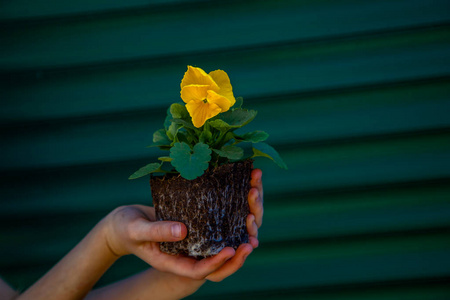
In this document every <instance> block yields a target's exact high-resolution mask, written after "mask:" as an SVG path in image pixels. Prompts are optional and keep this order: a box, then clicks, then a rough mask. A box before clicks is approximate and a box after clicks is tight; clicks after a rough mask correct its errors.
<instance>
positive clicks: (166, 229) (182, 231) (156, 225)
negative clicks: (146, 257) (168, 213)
mask: <svg viewBox="0 0 450 300" xmlns="http://www.w3.org/2000/svg"><path fill="white" fill-rule="evenodd" d="M133 227H134V228H132V230H134V231H135V232H134V233H132V235H134V238H135V239H136V240H137V241H140V242H176V241H180V240H182V239H184V238H185V237H186V235H187V228H186V226H185V225H184V224H183V223H180V222H172V221H158V222H150V221H148V220H144V219H141V220H139V221H138V222H136V224H135V226H133Z"/></svg>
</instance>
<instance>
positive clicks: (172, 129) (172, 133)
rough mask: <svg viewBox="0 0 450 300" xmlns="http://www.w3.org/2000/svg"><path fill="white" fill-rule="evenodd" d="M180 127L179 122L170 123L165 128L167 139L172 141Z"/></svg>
mask: <svg viewBox="0 0 450 300" xmlns="http://www.w3.org/2000/svg"><path fill="white" fill-rule="evenodd" d="M180 127H181V125H180V124H176V123H172V124H170V126H169V130H167V132H166V133H167V136H168V137H169V139H171V140H172V141H173V140H175V138H176V137H177V133H178V130H179V129H180Z"/></svg>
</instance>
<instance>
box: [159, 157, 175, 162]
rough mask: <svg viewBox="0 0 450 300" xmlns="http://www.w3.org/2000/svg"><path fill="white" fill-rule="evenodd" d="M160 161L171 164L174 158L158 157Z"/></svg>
mask: <svg viewBox="0 0 450 300" xmlns="http://www.w3.org/2000/svg"><path fill="white" fill-rule="evenodd" d="M158 160H160V161H164V162H170V161H172V158H170V157H169V156H162V157H158Z"/></svg>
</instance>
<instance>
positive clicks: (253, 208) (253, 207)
mask: <svg viewBox="0 0 450 300" xmlns="http://www.w3.org/2000/svg"><path fill="white" fill-rule="evenodd" d="M248 205H249V208H250V213H251V214H253V215H254V216H255V222H256V225H257V226H258V228H259V227H261V225H262V221H263V214H264V206H263V202H262V199H261V197H260V195H259V192H258V189H256V188H251V189H250V192H249V193H248Z"/></svg>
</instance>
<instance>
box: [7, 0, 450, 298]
mask: <svg viewBox="0 0 450 300" xmlns="http://www.w3.org/2000/svg"><path fill="white" fill-rule="evenodd" d="M449 9H450V5H449V4H448V1H415V0H412V1H400V0H391V1H350V0H349V1H325V0H324V1H223V2H216V1H182V0H180V1H170V2H167V1H138V0H135V1H113V2H111V1H102V0H92V1H73V3H70V2H60V1H26V0H20V1H9V2H6V1H3V2H2V3H0V45H1V46H0V79H1V80H0V95H1V96H0V97H1V107H2V108H1V110H0V138H1V140H2V147H1V150H0V154H1V155H0V175H1V181H0V190H1V197H0V199H1V200H0V201H1V202H0V207H1V209H0V224H1V226H0V274H1V275H2V276H3V277H5V278H6V279H7V280H9V281H10V282H11V283H13V284H14V285H15V286H17V287H19V288H22V289H23V288H26V287H27V286H28V285H30V284H31V283H32V282H33V281H34V280H35V279H36V278H38V277H39V276H41V275H42V274H43V273H44V272H45V271H46V270H48V269H49V268H50V267H51V266H52V264H54V263H55V262H56V261H57V260H59V259H60V258H61V257H62V256H63V255H64V254H65V253H66V252H67V251H68V250H69V249H71V248H72V247H73V246H74V245H75V244H76V243H77V241H79V240H80V239H81V238H82V237H83V236H84V234H85V233H86V232H87V231H88V230H89V228H91V227H92V226H94V225H95V224H96V222H97V221H98V220H100V218H101V217H102V216H103V215H105V214H106V213H107V212H109V211H110V210H112V209H113V208H114V207H116V206H118V205H124V204H132V203H142V204H150V203H151V202H150V201H151V198H150V187H149V185H148V182H147V181H146V180H144V179H142V180H138V181H128V180H127V176H128V175H129V174H131V173H132V172H133V171H135V169H137V168H138V167H140V166H141V165H143V164H145V163H148V162H151V161H153V160H155V158H156V157H157V156H158V155H159V154H160V152H158V151H157V150H155V149H148V148H145V146H147V145H148V144H150V143H151V136H152V133H153V131H154V130H156V129H158V128H160V127H161V124H162V122H163V118H164V114H165V110H166V109H167V106H168V105H169V104H170V103H173V102H174V101H178V100H179V83H180V80H181V78H182V75H183V73H184V71H185V69H186V65H188V64H189V65H197V66H199V67H202V68H204V69H205V70H207V71H211V70H214V69H219V68H220V69H223V70H226V71H227V72H228V74H229V75H230V78H231V82H232V84H233V87H234V91H235V94H236V95H237V96H243V97H244V100H245V104H246V106H247V107H250V108H252V109H255V110H258V116H257V117H256V119H255V121H253V123H251V124H250V125H249V127H250V128H249V129H262V130H265V131H267V132H269V133H270V134H271V137H270V138H269V143H271V144H272V145H274V146H275V147H276V148H277V149H279V150H280V153H281V155H282V157H283V158H284V159H285V161H286V163H287V165H288V166H289V170H288V171H284V170H281V169H278V168H277V167H276V166H274V165H272V164H271V163H270V162H266V161H264V160H260V161H257V163H256V166H258V167H261V168H262V169H263V176H264V188H265V216H264V225H263V227H262V228H261V231H260V239H261V247H260V248H259V249H257V251H255V253H253V254H252V255H251V256H250V257H249V259H248V261H247V263H246V265H245V266H244V268H243V269H242V270H240V271H239V272H238V273H237V274H235V275H233V276H232V277H231V278H229V279H227V280H225V281H224V282H222V283H220V284H211V283H209V284H206V286H204V287H203V288H202V289H201V290H200V291H199V292H198V293H197V294H196V295H194V296H192V297H191V298H192V299H211V297H213V296H214V298H215V299H230V298H236V299H244V298H246V299H248V298H256V297H258V298H261V299H279V297H282V298H283V299H297V298H302V299H303V298H305V299H447V298H448V297H449V295H450V288H449V287H448V284H446V282H448V280H449V279H450V242H449V241H450V117H449V113H450V15H449V14H448V11H449ZM145 267H146V266H145V264H143V263H141V262H139V261H138V260H137V259H133V258H131V257H127V258H124V259H122V260H121V261H119V262H118V264H117V265H115V266H114V267H113V268H112V269H111V270H110V271H109V272H108V273H107V274H106V275H105V277H104V278H103V279H102V282H101V283H102V284H103V283H107V282H110V281H111V280H116V279H118V278H122V277H124V276H127V275H129V274H131V273H133V272H136V271H138V270H141V269H142V268H145Z"/></svg>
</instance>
